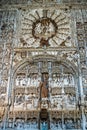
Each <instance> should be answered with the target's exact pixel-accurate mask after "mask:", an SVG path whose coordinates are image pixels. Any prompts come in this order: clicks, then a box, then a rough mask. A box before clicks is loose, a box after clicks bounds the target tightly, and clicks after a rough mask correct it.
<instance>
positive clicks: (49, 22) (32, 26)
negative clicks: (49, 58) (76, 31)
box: [20, 9, 71, 47]
mask: <svg viewBox="0 0 87 130" xmlns="http://www.w3.org/2000/svg"><path fill="white" fill-rule="evenodd" d="M21 22H22V35H21V38H20V40H21V42H22V43H23V46H28V47H31V46H32V47H39V46H41V47H42V46H51V47H57V46H71V43H70V40H71V38H70V37H71V36H70V23H69V17H68V16H67V15H66V14H64V13H63V12H61V11H59V10H58V11H57V10H53V11H51V10H43V9H39V10H32V11H31V12H28V11H26V12H23V14H22V20H21Z"/></svg>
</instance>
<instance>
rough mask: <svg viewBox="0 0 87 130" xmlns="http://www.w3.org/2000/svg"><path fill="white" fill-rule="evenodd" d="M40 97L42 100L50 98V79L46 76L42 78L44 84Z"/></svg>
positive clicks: (41, 84)
mask: <svg viewBox="0 0 87 130" xmlns="http://www.w3.org/2000/svg"><path fill="white" fill-rule="evenodd" d="M40 94H41V95H40V96H41V99H42V98H47V97H48V77H47V75H44V76H43V77H42V82H41V83H40Z"/></svg>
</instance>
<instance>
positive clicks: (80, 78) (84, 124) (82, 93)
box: [78, 55, 86, 130]
mask: <svg viewBox="0 0 87 130" xmlns="http://www.w3.org/2000/svg"><path fill="white" fill-rule="evenodd" d="M78 76H79V87H80V98H81V99H79V100H80V108H81V114H82V122H81V126H82V130H86V128H85V126H86V117H85V112H84V92H83V86H82V73H81V67H80V57H79V55H78Z"/></svg>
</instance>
